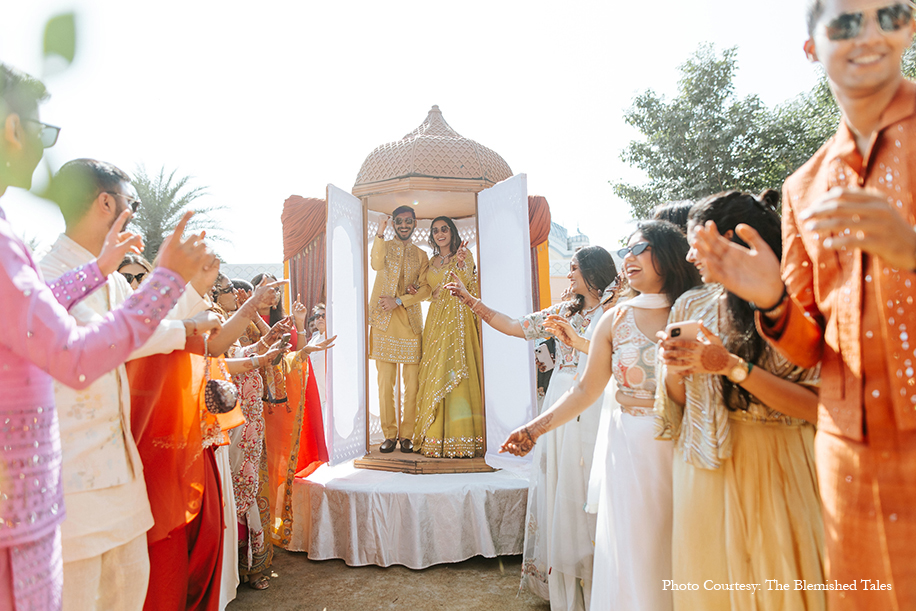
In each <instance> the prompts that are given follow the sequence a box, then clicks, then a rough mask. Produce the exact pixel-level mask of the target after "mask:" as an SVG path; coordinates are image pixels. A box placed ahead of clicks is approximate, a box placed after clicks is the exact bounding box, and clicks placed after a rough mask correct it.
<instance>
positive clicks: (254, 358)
mask: <svg viewBox="0 0 916 611" xmlns="http://www.w3.org/2000/svg"><path fill="white" fill-rule="evenodd" d="M248 360H249V361H251V368H252V369H257V368H258V367H260V365H258V357H257V356H256V355H254V354H250V355H248Z"/></svg>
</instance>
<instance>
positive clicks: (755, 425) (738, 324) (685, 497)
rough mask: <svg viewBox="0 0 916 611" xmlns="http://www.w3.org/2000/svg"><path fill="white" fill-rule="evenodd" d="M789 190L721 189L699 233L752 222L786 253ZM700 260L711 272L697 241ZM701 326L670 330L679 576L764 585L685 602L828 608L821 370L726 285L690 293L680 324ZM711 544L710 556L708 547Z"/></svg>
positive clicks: (701, 212)
mask: <svg viewBox="0 0 916 611" xmlns="http://www.w3.org/2000/svg"><path fill="white" fill-rule="evenodd" d="M778 202H779V195H778V194H777V193H776V192H775V191H766V192H764V193H763V194H762V195H761V196H760V197H759V198H756V197H754V196H752V195H749V194H747V193H739V192H736V191H732V192H728V193H720V194H718V195H713V196H710V197H708V198H706V199H705V200H703V201H701V202H700V203H698V204H697V205H696V206H694V208H693V209H692V210H691V212H690V216H689V221H688V236H689V238H691V239H692V238H693V237H694V235H695V233H696V230H697V228H698V227H701V226H706V224H707V223H710V226H711V223H715V225H716V226H717V227H718V230H719V232H720V233H721V234H722V235H723V236H725V237H726V238H729V239H730V240H732V241H733V242H736V243H738V244H741V245H742V246H745V247H746V246H747V245H746V244H744V242H743V241H742V240H741V239H740V238H739V237H738V236H737V234H736V233H735V228H736V227H737V226H738V225H739V223H741V224H746V225H749V226H751V227H753V228H754V229H755V230H756V231H757V232H758V233H759V234H760V236H761V237H762V238H763V239H764V240H765V241H766V242H767V244H768V245H769V247H770V248H771V249H772V250H773V252H775V253H776V254H777V256H779V255H781V253H782V241H781V231H780V220H779V217H778V216H777V214H776V211H775V209H776V205H777V204H778ZM689 259H690V261H691V262H693V263H694V264H695V265H696V267H697V269H699V270H700V273H701V274H704V265H703V260H702V259H701V258H700V257H699V255H698V253H697V251H696V249H691V250H690V254H689ZM681 321H691V322H693V323H696V322H699V330H700V337H699V338H697V337H696V336H694V337H690V334H688V333H681V335H680V337H677V338H675V337H672V335H673V334H672V333H668V334H665V333H662V334H660V335H659V337H661V338H662V339H663V341H662V344H661V351H660V359H661V366H660V367H659V374H660V377H659V381H660V383H659V388H658V395H657V399H656V411H657V412H658V413H659V414H660V417H659V420H658V423H657V425H658V433H659V437H660V438H663V439H672V440H674V523H673V546H672V552H673V555H672V567H673V577H672V579H673V581H674V582H675V583H686V582H690V581H691V580H695V579H699V580H700V583H703V582H705V581H706V580H712V583H721V584H727V583H760V584H764V587H760V588H757V589H756V591H754V590H731V591H730V590H726V589H721V590H707V589H703V588H701V589H699V590H698V591H686V592H685V591H676V592H675V593H674V600H675V607H676V608H677V609H678V610H680V609H704V610H708V609H738V610H744V609H748V610H749V609H823V608H824V605H825V600H824V593H823V592H822V591H817V590H806V589H794V588H793V589H791V590H778V589H775V588H773V589H770V588H768V587H765V584H766V583H767V582H766V580H776V582H778V583H780V584H783V583H785V584H788V583H793V584H794V583H796V581H795V580H806V581H807V582H808V583H815V584H822V583H823V582H824V575H823V568H822V553H823V552H822V550H823V546H824V535H823V526H822V521H821V510H820V501H819V498H818V489H817V479H816V476H815V470H814V445H813V443H814V425H813V423H814V422H815V420H816V417H817V394H816V392H817V390H816V386H817V384H818V378H819V372H818V371H817V370H805V369H801V368H798V367H796V366H794V365H792V364H791V363H789V362H788V361H786V360H785V359H784V358H783V357H781V356H780V355H779V354H777V353H776V352H775V351H774V350H773V349H772V348H770V347H769V346H768V344H767V343H766V342H765V341H764V340H763V339H762V338H761V337H760V335H758V333H757V328H756V325H755V322H754V306H753V305H752V304H750V303H748V302H746V301H743V300H742V299H740V298H739V297H737V296H736V295H733V294H732V293H729V292H727V291H726V290H725V289H724V288H723V287H722V286H721V285H719V284H706V285H704V286H703V287H700V288H697V289H695V290H693V291H689V292H687V293H685V294H684V295H683V296H682V297H681V298H680V299H678V300H677V302H675V304H674V307H673V308H672V309H671V316H670V319H669V322H671V323H680V322H681ZM699 550H702V553H698V551H699Z"/></svg>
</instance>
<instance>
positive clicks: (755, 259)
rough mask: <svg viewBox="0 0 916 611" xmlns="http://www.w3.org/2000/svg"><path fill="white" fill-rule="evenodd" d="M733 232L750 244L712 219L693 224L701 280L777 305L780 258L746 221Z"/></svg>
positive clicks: (748, 298)
mask: <svg viewBox="0 0 916 611" xmlns="http://www.w3.org/2000/svg"><path fill="white" fill-rule="evenodd" d="M735 233H737V234H738V237H740V238H741V239H742V240H744V241H745V242H746V243H747V244H748V245H749V246H750V248H745V247H744V246H741V245H740V244H736V243H734V242H732V241H731V240H730V239H728V238H726V237H725V236H723V235H721V234H720V233H719V229H718V227H716V223H715V221H707V222H706V225H705V226H704V225H697V226H696V227H695V229H694V231H693V239H692V241H691V243H690V245H691V247H692V252H694V253H695V263H696V265H697V268H698V269H699V271H700V275H701V276H702V277H703V282H706V283H713V282H718V283H720V284H722V285H723V286H724V287H725V288H726V289H728V290H729V291H731V292H732V293H734V294H735V295H737V296H739V297H741V298H742V299H744V300H745V301H752V302H754V303H755V304H757V305H758V306H759V307H761V308H764V309H767V308H770V307H772V306H774V305H777V304H778V302H779V300H780V299H781V298H782V295H783V292H784V291H785V285H784V284H783V281H782V276H781V275H780V271H779V259H778V258H777V257H776V254H775V253H774V252H773V250H772V249H771V248H770V246H769V245H768V244H767V243H766V241H764V239H763V238H761V237H760V234H759V233H757V232H756V231H755V230H754V229H753V228H752V227H750V226H749V225H744V224H741V225H738V226H737V227H736V228H735ZM914 238H916V236H914Z"/></svg>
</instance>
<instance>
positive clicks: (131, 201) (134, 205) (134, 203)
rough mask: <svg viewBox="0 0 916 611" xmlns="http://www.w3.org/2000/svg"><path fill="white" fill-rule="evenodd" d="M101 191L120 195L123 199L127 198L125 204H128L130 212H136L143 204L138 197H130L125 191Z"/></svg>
mask: <svg viewBox="0 0 916 611" xmlns="http://www.w3.org/2000/svg"><path fill="white" fill-rule="evenodd" d="M103 193H107V194H108V195H120V196H121V197H123V198H124V199H125V200H127V205H128V206H130V211H131V212H136V211H137V209H138V208H140V206H142V205H143V202H141V201H140V200H139V199H137V198H136V197H131V196H130V195H127V194H126V193H117V192H116V191H103Z"/></svg>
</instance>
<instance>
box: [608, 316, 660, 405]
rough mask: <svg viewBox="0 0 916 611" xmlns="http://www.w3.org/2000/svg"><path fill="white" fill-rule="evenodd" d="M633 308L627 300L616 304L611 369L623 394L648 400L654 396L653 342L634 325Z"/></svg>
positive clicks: (654, 354) (654, 351) (654, 346)
mask: <svg viewBox="0 0 916 611" xmlns="http://www.w3.org/2000/svg"><path fill="white" fill-rule="evenodd" d="M633 309H634V308H631V307H628V306H627V304H626V303H624V304H621V305H619V306H617V312H615V317H614V352H613V355H612V357H611V370H612V371H613V373H614V379H615V380H617V388H618V389H619V390H620V391H621V392H622V393H624V394H625V395H627V396H630V397H633V398H634V399H649V400H651V399H654V398H655V386H656V378H655V357H656V345H655V342H654V341H652V340H651V339H650V338H648V337H646V335H645V334H644V333H643V332H642V331H640V330H639V327H637V326H636V317H635V315H634V313H633Z"/></svg>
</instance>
